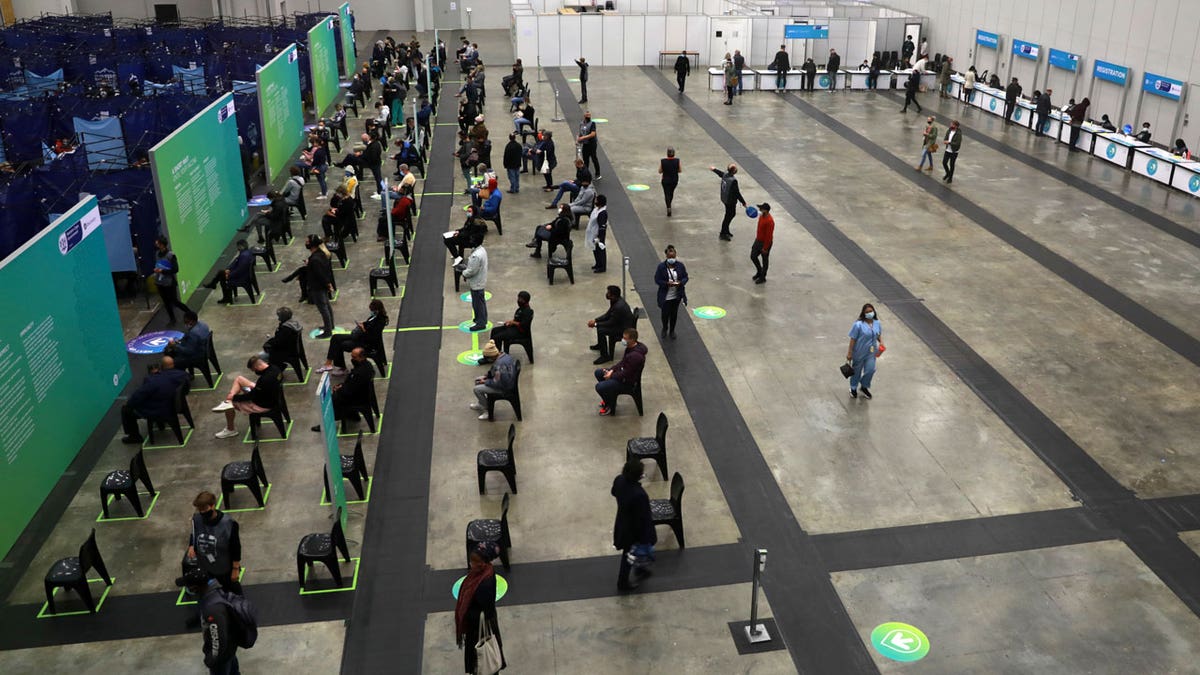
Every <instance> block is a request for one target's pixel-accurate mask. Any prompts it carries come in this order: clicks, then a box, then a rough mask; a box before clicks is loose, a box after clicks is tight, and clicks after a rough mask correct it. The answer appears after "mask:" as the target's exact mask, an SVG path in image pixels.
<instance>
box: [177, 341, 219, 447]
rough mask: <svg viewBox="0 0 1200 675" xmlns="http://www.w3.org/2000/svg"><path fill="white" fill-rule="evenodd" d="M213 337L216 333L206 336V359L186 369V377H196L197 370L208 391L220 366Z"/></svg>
mask: <svg viewBox="0 0 1200 675" xmlns="http://www.w3.org/2000/svg"><path fill="white" fill-rule="evenodd" d="M215 337H216V333H215V332H212V331H210V332H209V334H208V346H207V347H206V348H205V351H207V352H208V358H207V359H205V360H203V361H201V362H200V363H197V364H193V365H189V366H188V367H187V371H188V375H191V376H192V377H195V376H196V369H199V370H200V374H202V375H204V381H205V382H208V387H209V388H210V389H211V388H212V387H213V377H212V374H213V373H214V372H216V373H217V374H218V375H220V374H221V364H220V363H219V362H218V361H217V348H216V347H215V346H214V345H213V338H215ZM209 363H212V368H211V369H210V368H209V367H208V364H209ZM181 442H182V441H181Z"/></svg>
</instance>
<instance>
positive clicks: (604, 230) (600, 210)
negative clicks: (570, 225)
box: [583, 195, 608, 274]
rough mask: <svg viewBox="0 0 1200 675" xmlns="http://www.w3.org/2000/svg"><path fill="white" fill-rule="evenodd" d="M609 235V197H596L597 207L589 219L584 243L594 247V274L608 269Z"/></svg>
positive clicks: (584, 234) (593, 208)
mask: <svg viewBox="0 0 1200 675" xmlns="http://www.w3.org/2000/svg"><path fill="white" fill-rule="evenodd" d="M607 235H608V197H605V196H604V195H596V200H595V206H593V207H592V214H591V215H590V216H589V217H588V224H587V230H585V231H584V233H583V241H584V243H586V244H587V245H588V246H591V247H592V257H593V258H594V259H595V260H596V264H595V265H592V272H594V273H596V274H601V273H603V272H604V271H605V270H607V269H608V250H607V247H606V244H605V243H604V240H605V239H606V238H607Z"/></svg>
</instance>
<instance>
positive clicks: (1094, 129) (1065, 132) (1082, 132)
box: [1058, 115, 1108, 154]
mask: <svg viewBox="0 0 1200 675" xmlns="http://www.w3.org/2000/svg"><path fill="white" fill-rule="evenodd" d="M1069 117H1070V116H1069V115H1063V124H1062V126H1061V127H1060V128H1059V130H1058V140H1060V141H1062V142H1063V143H1067V144H1069V143H1070V142H1071V124H1070V122H1069ZM1104 133H1108V130H1107V129H1105V128H1104V127H1102V126H1100V125H1098V124H1092V123H1091V122H1084V123H1083V126H1081V127H1080V128H1079V140H1077V141H1075V147H1077V148H1079V149H1080V150H1082V151H1084V152H1086V153H1088V154H1091V153H1092V148H1093V147H1094V146H1095V143H1096V134H1104Z"/></svg>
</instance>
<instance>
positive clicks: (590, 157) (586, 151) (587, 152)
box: [579, 143, 600, 178]
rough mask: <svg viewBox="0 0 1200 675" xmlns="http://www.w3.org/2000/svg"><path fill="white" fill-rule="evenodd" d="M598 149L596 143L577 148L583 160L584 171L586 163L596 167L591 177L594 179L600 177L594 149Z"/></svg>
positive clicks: (597, 159)
mask: <svg viewBox="0 0 1200 675" xmlns="http://www.w3.org/2000/svg"><path fill="white" fill-rule="evenodd" d="M598 147H599V144H598V143H584V144H583V145H581V146H580V147H579V150H580V156H581V157H582V159H583V168H585V169H586V168H587V167H588V162H591V163H592V165H593V166H595V167H596V170H595V171H593V172H592V176H594V177H596V178H599V177H600V160H599V158H597V157H596V149H597V148H598Z"/></svg>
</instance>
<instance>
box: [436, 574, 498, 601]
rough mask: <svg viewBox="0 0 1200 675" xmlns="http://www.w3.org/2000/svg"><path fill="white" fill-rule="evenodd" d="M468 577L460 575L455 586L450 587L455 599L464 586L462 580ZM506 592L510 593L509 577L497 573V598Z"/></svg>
mask: <svg viewBox="0 0 1200 675" xmlns="http://www.w3.org/2000/svg"><path fill="white" fill-rule="evenodd" d="M466 578H467V576H466V575H465V574H464V575H463V576H461V577H459V578H458V581H456V582H454V588H451V589H450V595H453V596H454V599H455V600H457V599H458V589H460V588H462V582H463V580H464V579H466ZM506 593H508V579H505V578H504V577H502V576H500V575H499V574H497V575H496V599H497V600H499V599H500V598H503V597H504V595H505V594H506Z"/></svg>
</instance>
